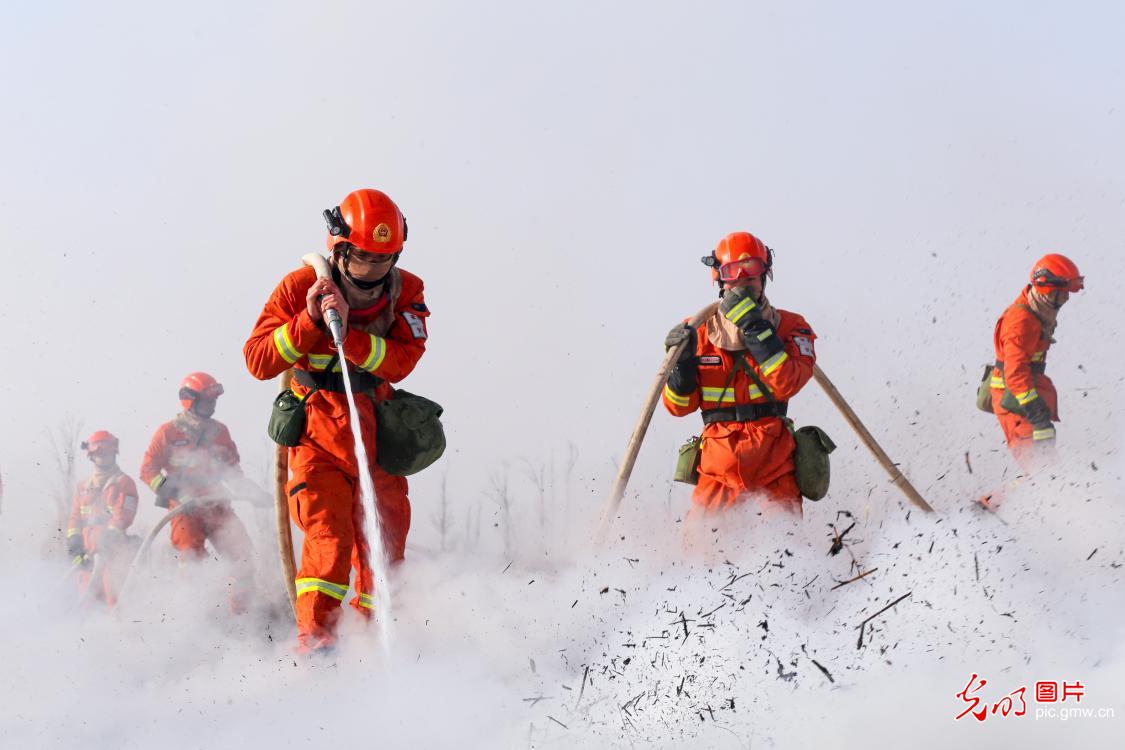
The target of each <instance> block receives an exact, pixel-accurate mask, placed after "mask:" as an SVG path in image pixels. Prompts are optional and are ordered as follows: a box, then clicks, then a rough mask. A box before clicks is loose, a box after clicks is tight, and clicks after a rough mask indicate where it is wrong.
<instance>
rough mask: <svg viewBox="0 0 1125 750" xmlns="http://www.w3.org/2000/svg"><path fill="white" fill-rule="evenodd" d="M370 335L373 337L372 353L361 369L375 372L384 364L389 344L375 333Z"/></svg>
mask: <svg viewBox="0 0 1125 750" xmlns="http://www.w3.org/2000/svg"><path fill="white" fill-rule="evenodd" d="M368 335H369V336H371V353H370V354H368V355H367V359H365V360H364V362H363V364H362V365H360V366H359V367H360V369H361V370H367V371H368V372H375V371H376V370H378V369H379V365H381V364H383V358H384V357H386V356H387V342H386V341H385V340H384V339H383V338H382V337H380V336H376V335H375V334H373V333H371V334H368Z"/></svg>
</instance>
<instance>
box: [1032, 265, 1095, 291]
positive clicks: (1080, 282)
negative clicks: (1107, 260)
mask: <svg viewBox="0 0 1125 750" xmlns="http://www.w3.org/2000/svg"><path fill="white" fill-rule="evenodd" d="M1032 278H1034V279H1035V286H1037V287H1049V288H1051V289H1062V290H1065V291H1067V292H1080V291H1082V290H1083V289H1085V288H1086V277H1085V276H1075V277H1074V278H1072V279H1067V278H1063V277H1062V276H1058V275H1056V274H1054V273H1052V272H1051V271H1050V270H1049V269H1046V268H1039V269H1036V271H1035V273H1034V275H1033V277H1032Z"/></svg>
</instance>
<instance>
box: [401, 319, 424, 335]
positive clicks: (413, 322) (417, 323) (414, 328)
mask: <svg viewBox="0 0 1125 750" xmlns="http://www.w3.org/2000/svg"><path fill="white" fill-rule="evenodd" d="M402 317H403V318H404V319H405V320H406V322H407V324H409V326H410V332H411V333H412V334H414V338H416V339H424V338H426V321H424V320H422V318H420V317H419V316H417V315H415V314H414V313H412V312H404V313H403V314H402Z"/></svg>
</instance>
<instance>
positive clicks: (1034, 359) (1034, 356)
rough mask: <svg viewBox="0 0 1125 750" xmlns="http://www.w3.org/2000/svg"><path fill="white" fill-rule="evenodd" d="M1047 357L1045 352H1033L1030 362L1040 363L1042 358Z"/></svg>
mask: <svg viewBox="0 0 1125 750" xmlns="http://www.w3.org/2000/svg"><path fill="white" fill-rule="evenodd" d="M1046 356H1047V352H1035V354H1032V355H1031V361H1032V362H1042V361H1043V358H1044V357H1046Z"/></svg>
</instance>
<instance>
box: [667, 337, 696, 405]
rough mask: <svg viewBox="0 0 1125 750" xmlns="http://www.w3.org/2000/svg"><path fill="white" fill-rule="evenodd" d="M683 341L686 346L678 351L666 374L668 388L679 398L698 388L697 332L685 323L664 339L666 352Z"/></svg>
mask: <svg viewBox="0 0 1125 750" xmlns="http://www.w3.org/2000/svg"><path fill="white" fill-rule="evenodd" d="M685 340H686V341H687V344H685V345H684V348H683V349H681V350H680V356H679V357H677V358H676V363H675V364H674V365H672V369H671V371H670V372H669V373H668V387H669V388H671V389H672V390H673V391H675V392H676V393H677V394H678V395H681V396H686V395H688V394H689V393H693V392H694V391H695V389H696V388H697V387H698V386H699V357H698V355H697V354H696V348H697V347H698V346H699V332H698V331H696V329H694V328H692V327H691V326H689V325H688V324H687V323H681V324H679V325H677V326H676V327H675V328H673V329H672V330H671V331H669V332H668V335H667V336H665V337H664V347H665V349H666V350H667V349H671V348H672V347H674V346H678V345H679V344H680V343H681V342H682V341H685Z"/></svg>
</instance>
